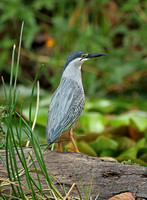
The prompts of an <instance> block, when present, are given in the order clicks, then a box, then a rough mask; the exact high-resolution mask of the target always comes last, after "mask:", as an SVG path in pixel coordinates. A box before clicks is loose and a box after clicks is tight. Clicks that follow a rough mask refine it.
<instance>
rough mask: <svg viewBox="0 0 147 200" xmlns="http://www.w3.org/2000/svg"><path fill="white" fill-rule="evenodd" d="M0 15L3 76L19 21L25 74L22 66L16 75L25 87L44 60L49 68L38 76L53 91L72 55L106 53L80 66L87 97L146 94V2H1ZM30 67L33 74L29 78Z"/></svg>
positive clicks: (105, 0) (40, 0)
mask: <svg viewBox="0 0 147 200" xmlns="http://www.w3.org/2000/svg"><path fill="white" fill-rule="evenodd" d="M132 5H133V6H132ZM0 12H1V19H0V21H1V23H0V36H1V38H2V39H1V49H2V50H3V51H2V53H1V54H0V66H1V67H0V71H2V72H3V73H4V72H5V73H6V72H7V73H9V68H8V67H7V63H8V62H9V53H8V52H9V49H10V47H11V46H12V44H13V43H14V42H16V41H15V38H16V34H17V30H18V28H19V26H20V23H21V22H22V21H24V22H25V29H24V46H25V49H27V51H26V50H24V49H23V51H22V54H23V57H22V60H21V62H22V63H23V64H24V66H23V67H24V68H25V69H26V71H27V72H26V71H25V72H24V69H23V67H22V71H21V72H20V73H19V74H18V76H19V80H20V81H21V82H25V83H28V77H29V80H32V78H34V77H35V73H36V70H35V68H36V67H37V66H40V63H42V62H43V63H45V64H47V66H48V69H44V72H42V73H43V77H44V78H45V82H46V83H44V82H43V84H44V87H46V86H47V85H48V86H49V87H48V88H49V89H52V90H54V89H55V88H56V86H57V84H58V83H59V78H60V76H59V71H61V69H62V67H63V65H64V62H65V60H66V58H67V55H68V54H69V53H70V52H71V51H75V50H81V51H84V52H87V51H88V52H107V53H108V56H106V57H105V58H100V59H93V60H92V61H89V63H88V62H87V63H86V64H85V67H83V83H84V88H85V92H86V94H87V95H90V96H95V95H104V94H107V93H108V94H110V93H113V92H116V93H118V94H119V95H120V94H123V93H125V92H126V93H127V94H128V95H129V96H130V95H131V96H132V97H133V98H139V97H140V95H141V96H142V94H144V95H146V93H145V90H146V87H145V85H146V78H145V74H146V46H147V40H146V31H147V24H146V23H145V22H146V20H147V19H146V15H145V13H146V12H147V4H146V1H141V2H140V1H133V3H132V0H129V1H121V2H119V1H108V0H101V1H84V0H82V1H80V2H78V1H71V2H70V1H69V2H68V1H66V0H63V1H62V2H61V1H59V0H56V1H54V0H49V1H48V0H44V1H42V0H37V1H34V0H33V1H28V0H19V1H16V0H11V1H7V0H3V1H2V2H1V4H0ZM46 35H47V37H46ZM50 37H52V38H53V40H54V42H55V43H54V44H53V45H52V47H48V46H46V45H45V44H46V42H47V40H48V38H50ZM34 46H35V48H34ZM29 50H31V52H30V51H29ZM46 55H47V56H46ZM42 56H43V57H42ZM26 58H27V63H25V62H24V61H25V60H26ZM36 61H37V62H36ZM29 66H30V67H31V68H33V70H32V71H34V73H33V72H32V73H31V75H30V67H29ZM14 67H15V66H14ZM27 68H28V70H27ZM5 73H4V74H5ZM21 73H23V78H22V77H21V76H22V75H21ZM30 76H31V77H30ZM134 91H135V94H134Z"/></svg>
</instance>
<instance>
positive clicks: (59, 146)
mask: <svg viewBox="0 0 147 200" xmlns="http://www.w3.org/2000/svg"><path fill="white" fill-rule="evenodd" d="M57 151H62V149H61V145H60V142H58V149H57Z"/></svg>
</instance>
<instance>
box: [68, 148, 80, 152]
mask: <svg viewBox="0 0 147 200" xmlns="http://www.w3.org/2000/svg"><path fill="white" fill-rule="evenodd" d="M67 151H68V152H75V153H80V152H79V150H78V149H76V150H75V151H73V150H71V149H67Z"/></svg>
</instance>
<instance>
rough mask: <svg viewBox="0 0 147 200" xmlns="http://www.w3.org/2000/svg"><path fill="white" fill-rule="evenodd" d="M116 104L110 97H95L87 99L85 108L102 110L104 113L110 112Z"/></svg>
mask: <svg viewBox="0 0 147 200" xmlns="http://www.w3.org/2000/svg"><path fill="white" fill-rule="evenodd" d="M114 108H115V104H114V103H113V101H111V100H108V99H94V100H91V101H87V102H86V104H85V110H86V111H87V110H94V111H100V112H102V113H110V112H112V111H113V110H114Z"/></svg>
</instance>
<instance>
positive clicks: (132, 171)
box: [0, 149, 147, 200]
mask: <svg viewBox="0 0 147 200" xmlns="http://www.w3.org/2000/svg"><path fill="white" fill-rule="evenodd" d="M30 151H31V149H24V153H25V156H26V158H27V157H28V152H30ZM0 155H1V157H2V158H4V160H5V152H4V151H1V152H0ZM43 157H44V160H45V164H46V168H47V171H48V173H49V174H50V175H52V176H53V177H54V178H55V179H56V180H54V181H53V182H54V184H55V186H56V187H57V188H59V190H61V188H60V184H61V185H63V184H64V185H65V188H66V191H67V192H68V191H69V189H70V188H71V186H72V185H73V183H75V184H76V186H77V188H78V190H79V191H80V194H81V196H82V197H83V193H82V185H83V188H84V190H85V195H86V188H88V191H89V188H90V185H91V180H92V178H93V181H92V188H91V194H90V196H91V197H92V198H91V199H95V197H96V196H97V195H98V194H99V196H98V200H105V199H107V200H108V199H109V198H110V197H112V196H114V195H116V194H119V193H122V192H131V193H132V194H133V195H134V196H135V197H136V198H137V197H140V198H141V199H147V168H146V167H141V166H136V165H124V164H122V163H116V162H110V161H104V160H102V159H99V158H95V157H91V156H87V155H84V154H80V153H72V152H56V151H48V150H47V151H45V152H43ZM17 159H18V157H17ZM34 160H35V163H36V166H37V169H39V164H38V162H37V161H36V159H35V156H34ZM17 166H18V168H19V169H21V168H22V165H21V163H20V160H19V159H18V162H17ZM29 168H30V169H33V165H31V166H30V167H29ZM31 176H32V177H33V179H34V180H36V179H37V176H36V173H35V172H34V171H33V172H31ZM40 177H41V180H42V184H43V188H44V189H45V188H46V182H45V180H44V176H43V175H42V173H40ZM2 178H4V179H7V178H8V174H7V169H6V166H5V165H4V164H3V162H2V160H1V159H0V179H2ZM21 180H22V181H23V182H24V183H26V177H25V175H23V176H22V177H21ZM57 180H58V181H57ZM78 190H77V189H76V187H74V188H73V189H72V190H71V192H70V194H69V197H79V193H78ZM9 191H10V186H9V187H8V186H3V187H2V188H1V192H5V193H8V192H9ZM60 192H61V193H62V191H60ZM64 196H65V195H64ZM87 196H88V195H87Z"/></svg>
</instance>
